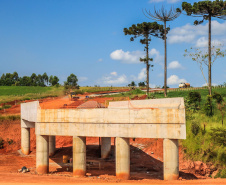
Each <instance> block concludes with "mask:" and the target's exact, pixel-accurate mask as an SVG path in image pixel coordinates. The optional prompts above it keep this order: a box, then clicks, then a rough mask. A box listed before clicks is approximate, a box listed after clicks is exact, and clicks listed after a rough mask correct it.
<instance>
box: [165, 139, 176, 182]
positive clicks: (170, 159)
mask: <svg viewBox="0 0 226 185" xmlns="http://www.w3.org/2000/svg"><path fill="white" fill-rule="evenodd" d="M163 163H164V168H163V176H164V180H177V179H178V178H179V147H178V140H177V139H164V141H163Z"/></svg>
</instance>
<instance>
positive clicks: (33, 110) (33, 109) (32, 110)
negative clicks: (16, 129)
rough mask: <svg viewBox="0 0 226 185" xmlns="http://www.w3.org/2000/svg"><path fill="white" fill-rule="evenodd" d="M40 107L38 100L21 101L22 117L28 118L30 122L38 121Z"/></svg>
mask: <svg viewBox="0 0 226 185" xmlns="http://www.w3.org/2000/svg"><path fill="white" fill-rule="evenodd" d="M38 108H39V102H38V101H33V102H28V103H21V119H24V120H27V121H29V122H36V121H37V110H38Z"/></svg>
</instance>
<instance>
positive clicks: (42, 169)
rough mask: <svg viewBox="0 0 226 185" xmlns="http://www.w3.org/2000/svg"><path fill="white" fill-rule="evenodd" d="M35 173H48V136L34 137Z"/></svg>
mask: <svg viewBox="0 0 226 185" xmlns="http://www.w3.org/2000/svg"><path fill="white" fill-rule="evenodd" d="M36 172H37V173H38V174H47V173H48V172H49V136H42V135H36Z"/></svg>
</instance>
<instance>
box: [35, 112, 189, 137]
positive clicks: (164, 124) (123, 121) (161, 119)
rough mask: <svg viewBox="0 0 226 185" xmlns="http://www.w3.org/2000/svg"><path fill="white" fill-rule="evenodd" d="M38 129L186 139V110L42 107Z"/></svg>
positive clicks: (47, 132) (43, 132)
mask: <svg viewBox="0 0 226 185" xmlns="http://www.w3.org/2000/svg"><path fill="white" fill-rule="evenodd" d="M116 115H117V116H116ZM35 131H36V134H38V135H65V136H73V135H77V136H90V137H132V138H171V139H185V138H186V128H185V110H184V108H183V109H179V108H177V109H176V108H175V109H174V108H170V109H165V108H159V109H138V110H134V109H80V110H72V109H43V110H42V109H39V110H38V118H37V123H36V128H35Z"/></svg>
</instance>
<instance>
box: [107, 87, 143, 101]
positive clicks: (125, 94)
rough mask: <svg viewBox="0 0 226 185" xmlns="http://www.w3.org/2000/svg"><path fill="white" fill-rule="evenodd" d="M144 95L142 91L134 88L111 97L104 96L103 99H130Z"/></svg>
mask: <svg viewBox="0 0 226 185" xmlns="http://www.w3.org/2000/svg"><path fill="white" fill-rule="evenodd" d="M144 94H146V93H145V92H144V91H142V90H140V89H139V88H136V89H134V90H131V91H128V92H122V93H119V94H113V95H106V96H105V97H129V98H130V99H131V98H133V97H135V96H139V95H144Z"/></svg>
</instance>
